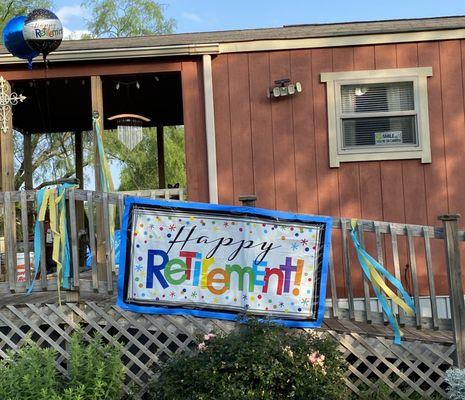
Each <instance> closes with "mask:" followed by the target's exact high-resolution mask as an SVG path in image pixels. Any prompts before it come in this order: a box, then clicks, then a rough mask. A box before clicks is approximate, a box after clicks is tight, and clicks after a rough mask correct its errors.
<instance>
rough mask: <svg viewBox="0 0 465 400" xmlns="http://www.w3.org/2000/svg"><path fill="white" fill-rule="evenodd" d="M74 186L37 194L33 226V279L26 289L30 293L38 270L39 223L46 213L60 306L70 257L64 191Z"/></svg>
mask: <svg viewBox="0 0 465 400" xmlns="http://www.w3.org/2000/svg"><path fill="white" fill-rule="evenodd" d="M71 187H74V185H70V184H63V185H60V186H57V187H56V188H43V189H41V190H39V191H38V192H37V198H36V212H37V218H36V222H35V226H34V279H33V281H32V283H31V285H30V286H29V288H28V291H27V292H28V293H31V292H32V290H33V288H34V282H35V280H36V279H37V276H38V274H39V270H40V254H41V250H42V242H43V239H42V237H41V236H42V235H41V231H40V223H41V222H43V221H45V215H46V213H47V211H48V213H49V219H50V230H51V231H52V233H53V249H52V259H53V261H55V263H56V265H57V288H58V301H59V303H60V304H61V295H60V288H61V287H63V288H65V289H69V279H70V277H71V256H70V247H69V240H68V228H67V215H66V201H65V193H66V189H68V188H71Z"/></svg>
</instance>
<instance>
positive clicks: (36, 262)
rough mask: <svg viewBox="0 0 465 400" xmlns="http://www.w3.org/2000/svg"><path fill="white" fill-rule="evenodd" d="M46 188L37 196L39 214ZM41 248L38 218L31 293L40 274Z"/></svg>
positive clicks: (35, 230)
mask: <svg viewBox="0 0 465 400" xmlns="http://www.w3.org/2000/svg"><path fill="white" fill-rule="evenodd" d="M44 194H45V188H43V189H40V190H39V191H38V192H37V196H36V212H37V214H39V210H40V207H41V206H42V202H43V200H44ZM40 249H41V235H40V222H39V221H38V220H37V219H36V222H35V224H34V279H33V280H32V282H31V284H30V286H29V288H28V289H27V293H28V294H30V293H31V292H32V290H33V289H34V283H35V281H36V279H37V276H38V275H39V268H40Z"/></svg>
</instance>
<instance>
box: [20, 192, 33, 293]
mask: <svg viewBox="0 0 465 400" xmlns="http://www.w3.org/2000/svg"><path fill="white" fill-rule="evenodd" d="M21 228H22V234H23V252H24V273H25V274H26V276H25V282H26V286H27V287H29V285H30V284H31V258H30V250H29V221H28V207H27V192H26V191H24V190H23V191H21Z"/></svg>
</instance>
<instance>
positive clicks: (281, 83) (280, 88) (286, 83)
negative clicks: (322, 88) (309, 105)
mask: <svg viewBox="0 0 465 400" xmlns="http://www.w3.org/2000/svg"><path fill="white" fill-rule="evenodd" d="M274 83H275V85H276V86H273V87H271V88H269V89H268V91H267V92H266V94H267V96H268V98H269V99H272V98H277V97H284V96H290V95H293V94H296V93H300V92H301V91H302V85H301V83H300V82H296V83H291V80H290V79H289V78H286V79H278V80H276V81H274Z"/></svg>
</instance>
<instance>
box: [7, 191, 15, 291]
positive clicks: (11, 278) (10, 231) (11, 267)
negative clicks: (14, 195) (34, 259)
mask: <svg viewBox="0 0 465 400" xmlns="http://www.w3.org/2000/svg"><path fill="white" fill-rule="evenodd" d="M12 204H13V206H12ZM4 209H5V222H4V224H5V225H4V228H5V233H6V237H7V238H6V240H5V246H6V262H7V274H8V283H9V286H10V291H12V292H15V291H16V269H17V267H16V265H17V259H16V221H15V220H14V219H13V218H14V203H12V200H11V192H5V205H4Z"/></svg>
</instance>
